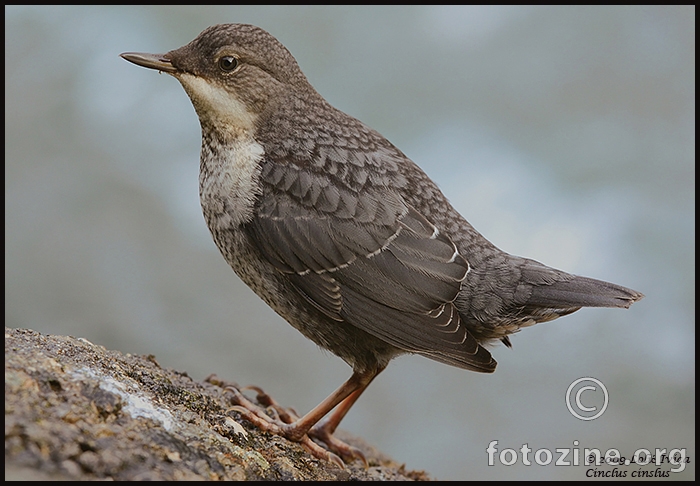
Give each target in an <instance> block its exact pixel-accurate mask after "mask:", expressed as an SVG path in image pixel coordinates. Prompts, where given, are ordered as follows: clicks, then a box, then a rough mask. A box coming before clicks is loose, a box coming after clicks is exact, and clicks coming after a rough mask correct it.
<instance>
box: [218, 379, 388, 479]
mask: <svg viewBox="0 0 700 486" xmlns="http://www.w3.org/2000/svg"><path fill="white" fill-rule="evenodd" d="M379 371H381V369H370V370H362V371H358V370H355V371H354V372H353V374H352V376H351V377H350V378H349V379H348V380H347V381H346V382H345V383H343V384H342V385H341V386H340V387H339V388H338V389H337V390H335V391H334V392H333V393H331V394H330V395H329V396H328V398H326V399H325V400H323V401H322V402H321V403H320V404H318V405H317V406H316V407H314V408H313V409H312V410H311V411H310V412H308V413H307V414H306V415H304V416H303V417H301V418H299V417H297V415H296V413H294V411H290V410H287V409H284V408H283V407H281V406H280V405H279V404H277V403H276V402H275V401H274V400H273V399H272V398H270V396H269V395H267V394H266V393H264V392H262V390H260V389H259V388H253V389H255V390H256V391H257V392H258V400H259V401H260V402H261V403H262V404H263V405H264V406H271V407H272V408H273V409H274V410H275V411H276V412H277V415H278V418H271V417H269V416H268V415H267V414H266V413H265V412H264V410H263V409H262V408H261V407H259V406H257V405H255V404H254V403H252V402H250V401H249V400H248V399H246V398H245V397H244V396H243V395H242V394H241V393H240V392H239V391H238V390H237V389H236V388H233V387H227V388H226V390H227V391H229V392H230V393H231V394H232V398H231V402H232V403H233V404H234V405H235V406H234V407H232V409H233V410H235V411H237V412H239V413H241V415H243V417H244V418H245V419H247V420H249V421H250V422H252V423H253V424H254V425H255V426H256V427H258V428H259V429H261V430H263V431H265V432H270V433H273V434H276V435H280V436H283V437H285V438H287V439H289V440H291V441H293V442H299V443H301V444H302V445H304V446H305V447H306V448H307V449H308V450H309V451H310V452H311V453H312V454H313V455H314V456H316V457H318V458H320V459H326V460H331V461H333V462H335V463H337V464H339V465H342V461H340V459H339V458H338V456H337V455H336V454H333V452H337V453H338V454H340V455H341V456H343V457H344V458H346V459H354V458H359V459H361V460H362V461H363V462H364V463H365V465H366V464H367V460H366V459H365V457H364V455H363V454H362V452H360V451H359V450H358V449H356V448H354V447H352V446H350V445H348V444H346V443H344V442H342V441H341V440H339V439H336V438H335V437H333V435H332V434H333V432H334V431H335V429H336V428H337V426H338V423H340V421H341V420H342V418H343V417H344V416H345V415H346V414H347V412H348V410H349V409H350V407H351V406H352V405H353V404H354V403H355V401H357V398H359V396H360V394H361V393H362V392H363V391H364V390H365V388H367V385H369V383H370V382H371V381H372V379H374V377H375V376H376V375H377V373H379ZM336 406H338V408H337V410H336V411H335V412H334V413H333V414H332V415H331V416H330V417H329V418H328V420H325V421H323V422H321V424H320V427H319V428H316V427H314V425H316V424H317V423H319V422H320V421H321V419H323V417H325V416H326V415H328V413H329V412H330V411H331V410H333V408H335V407H336ZM312 427H314V429H313V430H314V432H313V435H314V437H315V438H317V439H319V440H320V441H322V442H323V443H325V444H326V445H327V446H328V448H329V449H330V450H331V451H333V452H327V451H325V450H324V449H322V448H320V447H319V446H318V445H317V444H316V443H315V442H313V441H312V440H311V439H310V438H309V435H308V434H309V431H310V430H312Z"/></svg>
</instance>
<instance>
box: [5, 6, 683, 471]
mask: <svg viewBox="0 0 700 486" xmlns="http://www.w3.org/2000/svg"><path fill="white" fill-rule="evenodd" d="M228 22H243V23H253V24H256V25H258V26H260V27H262V28H264V29H266V30H268V31H269V32H271V33H272V34H273V35H274V36H276V37H277V38H278V39H279V40H280V41H281V42H282V43H283V44H284V45H285V46H287V48H288V49H289V50H290V51H291V52H292V53H293V54H294V56H295V57H296V59H297V60H298V62H299V64H300V66H301V68H302V69H303V71H304V72H305V73H306V75H307V77H308V78H309V80H310V81H311V83H312V84H313V85H314V86H315V87H316V89H317V90H318V91H319V92H320V93H321V94H322V95H323V96H325V97H326V99H328V101H330V103H331V104H333V105H334V106H336V107H338V108H340V109H341V110H343V111H345V112H347V113H349V114H351V115H353V116H355V117H357V118H359V119H360V120H362V121H364V122H365V123H366V124H368V125H369V126H371V127H373V128H375V129H377V130H378V131H379V132H380V133H382V134H383V135H384V136H386V137H387V138H388V139H389V140H391V141H392V142H393V143H394V144H395V145H397V146H398V147H399V148H400V149H401V150H402V151H403V152H404V153H406V154H407V155H408V156H409V157H411V158H412V159H413V160H414V161H415V162H416V163H418V164H419V165H420V166H421V167H422V168H423V169H424V170H425V171H426V172H427V173H428V174H429V175H430V176H431V177H432V178H433V179H434V180H435V181H436V182H437V183H438V184H439V186H440V187H441V189H442V190H443V192H444V193H445V194H446V195H447V196H448V198H449V199H450V200H451V201H452V203H453V204H454V206H455V207H456V208H457V209H458V210H459V211H460V212H461V213H462V214H463V215H464V216H465V217H466V218H467V219H468V220H469V221H470V222H471V223H472V224H473V225H474V226H475V227H476V228H477V229H478V230H479V231H480V232H481V233H482V234H484V235H485V236H486V237H487V238H488V239H489V240H491V241H492V242H493V243H495V244H496V245H497V246H499V247H500V248H502V249H503V250H505V251H508V252H510V253H514V254H518V255H522V256H527V257H530V258H534V259H536V260H539V261H542V262H544V263H546V264H548V265H550V266H554V267H557V268H561V269H564V270H567V271H569V272H572V273H577V274H582V275H587V276H591V277H595V278H599V279H604V280H609V281H612V282H615V283H618V284H621V285H625V286H628V287H631V288H634V289H636V290H639V291H642V292H643V293H645V294H646V298H645V299H644V300H642V301H641V302H640V303H637V304H635V305H634V306H633V307H632V308H631V309H629V310H627V311H625V310H617V309H615V310H613V309H584V310H582V311H579V312H577V313H576V314H574V315H571V316H568V317H565V318H563V319H560V320H557V321H555V322H553V323H547V324H540V325H538V326H535V327H533V328H529V329H526V330H524V332H522V333H520V334H518V335H516V336H514V337H513V338H512V341H513V345H514V348H513V349H512V350H509V349H506V348H505V347H503V346H497V347H495V348H494V349H493V350H492V352H493V354H494V357H495V358H496V359H497V360H498V361H499V367H498V370H497V372H496V373H495V374H493V375H480V374H477V373H470V372H467V371H464V370H459V369H456V368H451V367H448V366H445V365H441V364H438V363H435V362H432V361H430V360H428V359H425V358H422V357H418V356H410V357H408V356H407V357H401V358H399V359H397V360H395V361H394V362H392V364H391V365H390V366H389V367H388V368H387V370H386V371H385V372H384V373H383V374H382V375H380V376H379V378H378V379H377V380H375V382H374V383H373V384H372V386H371V387H369V389H368V391H367V392H366V393H365V394H364V395H363V397H362V399H361V400H360V401H359V402H358V403H357V404H356V406H355V407H354V408H353V410H352V411H351V412H350V414H349V415H348V417H347V418H346V419H345V421H344V422H343V424H342V427H343V428H344V429H346V430H348V431H350V432H352V433H354V434H357V435H359V436H362V437H364V438H365V439H366V440H368V441H369V442H370V443H373V444H375V445H376V446H378V447H379V448H380V449H381V450H383V451H384V452H386V453H387V454H389V455H391V456H392V457H394V458H395V459H396V460H398V461H400V462H405V463H406V466H407V467H408V468H410V469H425V470H426V471H427V472H428V473H429V474H431V475H432V476H433V477H434V478H438V479H454V480H461V479H467V480H469V479H474V480H476V479H479V480H480V479H501V480H507V479H516V478H520V479H585V478H586V472H587V471H589V470H591V468H590V467H583V466H579V467H566V466H554V464H549V465H546V466H540V465H536V464H534V463H533V465H531V466H524V465H522V464H521V462H518V463H516V464H515V465H513V466H505V465H501V464H500V463H499V462H498V460H497V461H496V465H494V466H489V465H488V462H487V459H488V455H487V453H486V448H487V447H488V445H489V443H490V442H491V441H493V440H497V441H498V444H497V446H496V447H497V449H498V450H499V451H501V450H503V449H505V448H512V449H515V450H516V451H517V450H519V449H520V448H521V447H522V446H523V445H524V444H527V446H528V447H529V448H531V449H532V450H533V451H535V450H537V449H540V448H546V449H549V450H550V451H552V452H554V450H555V448H576V447H578V448H584V447H588V448H599V449H602V450H603V451H605V450H607V449H609V448H617V449H619V450H620V451H621V453H622V454H623V455H625V456H627V457H629V456H630V455H631V454H632V453H634V451H635V450H637V449H639V448H646V449H651V450H654V449H656V448H665V449H667V450H670V449H673V448H686V450H687V456H688V457H690V459H691V463H690V464H688V465H687V467H686V468H685V470H684V471H683V472H681V473H677V474H673V473H672V474H671V478H673V479H694V478H695V460H696V457H695V163H694V162H695V8H694V7H418V6H415V7H291V6H284V7H272V6H270V7H242V6H241V7H20V6H6V7H5V323H6V326H9V327H13V328H30V329H34V330H36V331H39V332H42V333H47V334H64V335H73V336H78V337H84V338H86V339H88V340H90V341H91V342H93V343H96V344H100V345H103V346H106V347H107V348H109V349H115V350H119V351H121V352H124V353H138V354H151V353H152V354H155V355H156V357H157V360H158V362H159V363H160V364H161V365H163V366H166V367H172V368H176V369H178V370H181V371H186V372H187V373H188V374H189V375H190V376H192V377H193V378H195V379H203V378H204V377H206V376H207V375H209V374H210V373H216V374H218V375H219V376H221V377H223V378H228V379H231V380H235V381H237V382H239V383H240V384H255V385H258V386H260V387H262V388H263V389H265V390H266V391H267V392H269V393H270V394H271V395H272V396H273V397H275V398H276V399H277V400H278V401H279V402H280V403H282V404H284V405H286V406H293V407H294V408H295V409H296V410H298V411H300V412H305V411H307V410H309V409H310V408H312V407H313V406H315V405H316V404H318V403H319V402H320V401H321V400H322V399H323V398H325V397H326V395H327V394H328V393H330V392H331V391H332V390H333V389H335V388H336V387H337V386H338V385H340V383H342V382H343V381H344V380H345V379H347V377H348V376H349V375H350V368H349V367H348V366H347V365H345V363H343V362H342V361H341V360H340V359H338V358H336V357H334V356H332V355H330V354H328V353H326V352H324V351H320V350H319V349H318V348H317V347H316V346H315V345H314V344H313V343H311V342H310V341H307V340H306V339H305V338H304V337H302V336H301V334H299V333H297V331H295V330H294V329H293V328H292V327H291V326H289V325H288V324H287V323H286V322H284V321H283V320H282V319H281V318H279V317H278V316H277V315H276V314H275V313H274V312H272V311H271V310H270V309H268V308H267V307H266V306H265V304H264V303H263V302H262V301H261V300H260V299H258V298H257V297H256V296H255V295H254V294H253V293H252V292H251V291H250V290H249V289H248V288H247V287H246V286H245V285H244V284H242V283H241V282H240V280H238V278H237V277H236V276H235V274H234V273H233V272H232V270H231V269H230V268H229V267H228V265H226V263H225V262H224V260H223V258H222V257H221V256H220V254H219V252H218V250H217V249H216V247H215V246H214V243H213V242H212V240H211V237H210V235H209V232H208V230H207V228H206V225H205V223H204V220H203V217H202V215H201V210H200V206H199V196H198V186H197V184H198V183H197V173H198V167H199V147H200V129H199V123H198V120H197V117H196V115H195V113H194V110H193V108H192V106H191V104H190V101H189V99H188V98H187V96H186V95H185V93H184V91H183V90H182V88H181V87H180V85H179V83H178V82H177V81H176V80H174V79H173V78H171V77H169V76H166V75H162V76H159V75H158V74H157V73H156V72H154V71H150V70H146V69H143V68H138V67H136V66H134V65H132V64H130V63H127V62H126V61H124V60H122V59H120V58H119V56H118V55H119V53H121V52H124V51H141V52H154V53H158V52H166V51H168V50H171V49H174V48H177V47H180V46H182V45H184V44H186V43H188V42H189V41H190V40H192V39H193V38H194V37H195V36H197V35H198V34H199V32H200V31H202V30H203V29H204V28H206V27H208V26H210V25H212V24H216V23H228ZM586 376H592V377H595V378H597V379H598V380H600V381H602V382H603V383H604V384H605V385H606V387H607V390H608V392H609V396H610V402H609V405H608V408H607V411H606V412H605V414H603V416H602V417H600V418H598V419H596V420H593V421H582V420H578V419H576V418H574V417H573V416H572V415H571V414H570V413H569V411H568V410H567V407H566V406H565V399H564V397H565V393H566V390H567V387H568V386H569V384H570V383H572V382H573V381H574V380H576V379H578V378H581V377H586ZM586 393H591V392H586ZM586 396H588V395H584V397H586ZM574 441H578V442H577V445H574ZM496 457H497V459H498V454H497V455H496ZM556 458H557V456H556V455H555V459H556ZM530 460H531V461H532V460H533V459H532V454H531V455H530ZM597 469H599V470H612V468H609V467H607V468H606V467H603V468H597ZM655 469H656V468H655V467H654V466H643V467H640V466H632V465H630V466H627V467H622V468H618V470H622V471H626V474H627V477H628V478H630V477H631V474H632V472H634V471H639V470H643V471H651V472H652V473H653V471H654V470H655ZM661 469H662V470H663V471H668V470H669V469H670V466H669V465H668V464H666V465H663V466H661Z"/></svg>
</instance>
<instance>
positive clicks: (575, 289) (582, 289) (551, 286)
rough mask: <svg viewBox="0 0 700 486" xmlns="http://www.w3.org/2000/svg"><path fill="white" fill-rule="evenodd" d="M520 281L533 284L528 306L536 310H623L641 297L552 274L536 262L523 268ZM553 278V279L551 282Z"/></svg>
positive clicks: (575, 277) (588, 280)
mask: <svg viewBox="0 0 700 486" xmlns="http://www.w3.org/2000/svg"><path fill="white" fill-rule="evenodd" d="M522 272H523V277H524V278H525V280H528V281H529V282H530V283H533V284H534V286H533V288H532V294H531V295H530V298H529V299H528V301H527V305H528V306H536V307H560V308H566V307H623V308H625V309H626V308H628V307H629V306H631V305H632V304H633V303H635V302H637V301H638V300H640V299H642V298H643V297H644V294H642V293H641V292H637V291H636V290H632V289H628V288H626V287H622V286H621V285H617V284H614V283H610V282H604V281H602V280H596V279H594V278H589V277H580V276H578V275H571V274H567V273H564V272H560V271H557V270H553V269H551V268H549V267H546V266H544V265H542V264H540V263H538V262H534V261H532V264H529V265H525V266H524V267H523V268H522ZM552 277H554V278H552Z"/></svg>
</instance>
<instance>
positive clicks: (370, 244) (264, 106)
mask: <svg viewBox="0 0 700 486" xmlns="http://www.w3.org/2000/svg"><path fill="white" fill-rule="evenodd" d="M122 57H123V58H124V59H126V60H127V61H131V62H133V63H135V64H138V65H139V66H143V67H147V68H151V69H156V70H158V71H162V72H165V73H167V74H170V75H172V76H174V77H175V78H177V80H178V81H180V83H181V84H182V86H183V87H184V88H185V91H186V92H187V94H188V95H189V97H190V99H191V100H192V104H193V105H194V108H195V110H196V111H197V115H198V116H199V121H200V123H201V126H202V152H201V160H200V173H199V192H200V199H201V204H202V211H203V212H204V218H205V219H206V222H207V225H208V226H209V230H210V231H211V234H212V236H213V238H214V242H215V243H216V245H217V246H218V247H219V250H220V251H221V253H222V254H223V256H224V258H225V259H226V261H227V262H228V264H229V265H231V267H232V268H233V270H234V271H235V272H236V273H237V274H238V276H239V277H240V278H241V279H242V280H243V281H244V282H245V283H246V284H247V285H249V286H250V287H251V288H252V289H253V290H254V291H255V293H256V294H258V295H259V296H260V297H261V298H262V299H263V300H264V301H265V302H266V303H267V304H268V305H270V307H272V308H273V309H274V310H275V311H276V312H277V313H278V314H279V315H281V316H282V317H283V318H284V319H286V320H287V321H289V323H290V324H291V325H292V326H294V327H295V328H296V329H298V330H299V331H300V332H301V333H302V334H304V335H305V336H306V337H308V338H309V339H311V340H312V341H313V342H315V343H316V344H318V345H319V346H321V347H322V348H325V349H328V350H330V351H332V352H333V353H335V354H336V355H338V356H339V357H341V358H342V359H343V360H345V362H347V363H348V364H349V365H350V366H352V368H353V374H352V376H351V377H350V379H348V381H346V382H345V383H344V384H343V385H342V386H341V387H340V388H338V389H337V390H336V391H334V392H333V393H332V394H331V395H330V396H329V397H328V398H326V399H325V400H324V401H323V402H321V403H320V404H319V405H318V406H317V407H316V408H314V409H313V410H311V411H310V412H309V413H307V414H306V415H304V416H303V417H301V418H299V417H297V416H296V415H295V414H293V413H292V412H290V411H288V410H284V409H282V408H281V407H279V406H277V407H276V408H278V410H279V412H280V413H279V419H277V418H276V419H272V418H270V417H269V416H268V415H266V414H265V413H263V412H262V411H261V410H260V409H259V408H258V407H257V406H255V405H254V404H252V403H251V402H249V401H248V400H247V399H246V398H245V397H243V396H242V395H241V394H240V393H238V392H236V391H235V390H234V391H233V392H234V394H235V401H236V403H237V404H238V406H237V407H236V409H237V410H239V411H240V412H242V413H243V414H244V416H245V418H247V419H248V420H250V421H251V422H253V423H255V424H256V425H257V426H259V427H261V428H262V429H264V430H267V431H270V432H273V433H277V434H280V435H283V436H285V437H287V438H288V439H291V440H294V441H298V442H301V443H303V444H304V445H305V446H306V447H307V448H309V449H310V450H311V452H312V453H314V454H315V455H316V456H318V457H325V458H328V459H332V460H334V461H336V462H340V461H339V459H338V457H337V456H336V455H335V454H333V452H334V453H336V454H339V455H341V456H342V457H343V458H345V459H346V460H351V459H353V458H354V457H359V458H362V459H363V457H362V455H361V453H359V451H357V450H356V449H354V448H352V447H351V446H349V445H347V444H344V443H343V442H341V441H340V440H338V439H336V438H334V437H333V435H332V434H333V432H334V431H335V429H336V428H337V426H338V424H339V423H340V421H341V420H342V418H343V417H344V416H345V414H346V413H347V412H348V410H349V409H350V407H351V406H352V405H353V403H355V401H356V400H357V399H358V398H359V396H360V395H361V394H362V392H363V391H364V390H365V388H367V386H368V385H369V383H370V382H371V381H372V380H373V379H374V377H376V376H377V374H378V373H379V372H381V371H382V370H383V369H384V368H385V367H386V366H387V364H388V363H389V361H390V360H391V359H392V358H394V357H396V356H398V355H400V354H404V353H416V354H422V355H423V356H426V357H428V358H431V359H434V360H436V361H440V362H442V363H446V364H449V365H452V366H458V367H460V368H465V369H468V370H472V371H480V372H486V373H490V372H493V371H494V369H495V368H496V361H495V360H494V359H493V358H492V357H491V354H490V353H489V352H488V351H487V350H486V349H485V348H484V347H483V345H484V344H487V343H489V342H490V341H494V340H499V339H500V340H501V341H503V342H504V343H505V344H506V345H507V346H510V341H509V338H508V336H509V335H510V334H512V333H514V332H517V331H518V330H519V329H520V328H521V327H524V326H530V325H532V324H536V323H538V322H545V321H551V320H552V319H556V318H557V317H560V316H563V315H566V314H570V313H572V312H574V311H576V310H578V309H580V308H581V307H625V308H627V307H629V306H630V305H631V304H632V303H633V302H636V301H637V300H639V299H641V298H642V297H643V295H642V294H641V293H639V292H636V291H634V290H630V289H627V288H624V287H621V286H619V285H615V284H612V283H608V282H603V281H600V280H594V279H592V278H587V277H579V276H575V275H571V274H568V273H566V272H563V271H561V270H555V269H553V268H550V267H547V266H545V265H543V264H541V263H539V262H536V261H534V260H530V259H527V258H522V257H517V256H513V255H509V254H508V253H505V252H503V251H501V250H499V249H498V248H496V247H495V246H494V245H493V244H491V243H490V242H489V241H488V240H486V239H485V238H484V237H483V236H482V235H481V234H479V233H478V232H477V231H476V230H475V229H474V228H473V227H472V226H471V225H470V224H469V223H468V222H467V221H466V220H465V219H464V218H463V217H462V216H461V215H460V214H459V213H458V212H457V211H455V209H454V208H453V207H452V206H451V205H450V203H449V202H448V201H447V199H446V198H445V196H444V195H443V194H442V193H441V192H440V190H439V189H438V188H437V186H436V185H435V183H434V182H433V181H432V180H430V178H428V176H427V175H426V174H425V173H424V172H423V171H422V170H421V169H420V168H419V167H418V166H417V165H416V164H415V163H413V162H412V161H411V160H410V159H409V158H408V157H406V156H405V155H404V154H403V153H402V152H401V151H400V150H399V149H397V148H396V147H394V146H393V145H392V144H391V143H390V142H389V141H388V140H387V139H385V138H384V137H382V136H381V135H380V134H379V133H377V132H376V131H374V130H372V129H371V128H369V127H368V126H366V125H364V124H363V123H362V122H360V121H359V120H356V119H355V118H353V117H351V116H349V115H347V114H345V113H343V112H342V111H339V110H337V109H335V108H333V107H332V106H331V105H330V104H328V102H327V101H326V100H325V99H323V97H322V96H321V95H320V94H318V93H317V92H316V90H315V89H314V88H313V87H312V86H311V84H309V81H308V80H307V79H306V76H304V74H303V73H302V72H301V69H299V66H298V65H297V62H296V60H295V59H294V57H292V55H291V54H290V53H289V51H288V50H287V49H286V48H285V47H284V46H283V45H282V44H281V43H280V42H279V41H277V39H275V38H274V37H272V36H271V35H270V34H269V33H267V32H266V31H264V30H262V29H260V28H258V27H255V26H252V25H245V24H225V25H215V26H213V27H210V28H208V29H206V30H205V31H204V32H202V33H201V34H200V35H199V36H198V37H197V38H196V39H195V40H193V41H192V42H190V43H189V44H187V45H186V46H184V47H181V48H180V49H176V50H174V51H170V52H168V53H167V54H159V55H154V54H139V53H124V54H122ZM261 396H264V394H262V393H261ZM267 401H268V402H269V403H273V402H272V401H271V399H269V397H267ZM274 405H276V404H274ZM334 408H335V410H334V411H333V413H330V414H329V412H331V410H333V409H334ZM324 417H325V419H324ZM322 419H323V420H322ZM310 435H311V436H313V437H315V438H317V439H319V440H321V441H322V442H324V443H325V444H326V446H327V447H328V449H330V450H331V451H332V452H330V453H329V452H327V451H325V449H323V448H321V447H320V446H318V445H317V444H316V443H315V442H313V441H311V440H310V439H309V436H310ZM341 464H342V463H341Z"/></svg>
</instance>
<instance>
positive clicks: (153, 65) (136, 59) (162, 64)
mask: <svg viewBox="0 0 700 486" xmlns="http://www.w3.org/2000/svg"><path fill="white" fill-rule="evenodd" d="M119 55H120V56H121V57H123V58H124V59H126V60H127V61H129V62H133V63H134V64H136V65H138V66H142V67H145V68H149V69H157V70H158V71H162V72H164V73H175V72H177V69H176V68H175V66H173V64H172V62H170V59H168V58H167V55H166V54H146V53H143V52H124V53H122V54H119Z"/></svg>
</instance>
